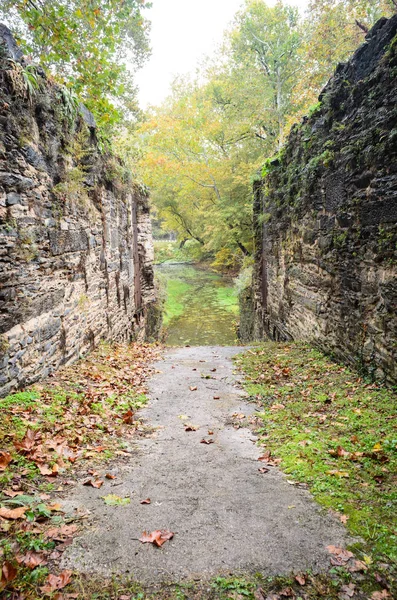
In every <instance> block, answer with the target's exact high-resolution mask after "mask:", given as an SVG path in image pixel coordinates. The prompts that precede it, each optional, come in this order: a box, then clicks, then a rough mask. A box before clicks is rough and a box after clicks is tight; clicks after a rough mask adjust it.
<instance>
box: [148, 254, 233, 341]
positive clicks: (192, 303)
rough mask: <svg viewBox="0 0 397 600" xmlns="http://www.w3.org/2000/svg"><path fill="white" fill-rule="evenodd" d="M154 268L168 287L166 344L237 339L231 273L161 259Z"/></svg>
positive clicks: (165, 326) (165, 323) (164, 325)
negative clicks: (224, 273) (225, 274)
mask: <svg viewBox="0 0 397 600" xmlns="http://www.w3.org/2000/svg"><path fill="white" fill-rule="evenodd" d="M156 270H157V273H158V274H159V276H160V278H161V279H162V280H163V284H164V286H165V288H166V291H167V299H166V303H165V314H164V322H163V327H164V330H165V333H166V337H165V343H166V345H167V346H183V345H185V344H190V345H191V346H211V345H219V346H223V345H225V346H226V345H234V344H236V343H237V337H236V321H237V319H238V299H237V292H236V290H235V288H234V287H233V280H232V279H231V278H230V277H225V276H224V275H219V274H218V273H214V272H213V271H210V270H208V269H203V268H201V267H198V266H195V265H190V264H167V263H163V264H162V265H158V266H157V267H156Z"/></svg>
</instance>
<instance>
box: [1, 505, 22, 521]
mask: <svg viewBox="0 0 397 600" xmlns="http://www.w3.org/2000/svg"><path fill="white" fill-rule="evenodd" d="M27 510H28V507H27V506H19V507H18V508H5V506H2V507H1V508H0V517H3V519H22V518H23V517H24V515H25V512H26V511H27Z"/></svg>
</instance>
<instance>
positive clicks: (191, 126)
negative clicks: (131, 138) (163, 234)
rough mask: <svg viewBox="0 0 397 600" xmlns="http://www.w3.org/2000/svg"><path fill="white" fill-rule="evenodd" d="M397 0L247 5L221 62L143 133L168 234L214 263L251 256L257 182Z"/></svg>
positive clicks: (148, 173)
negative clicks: (304, 7)
mask: <svg viewBox="0 0 397 600" xmlns="http://www.w3.org/2000/svg"><path fill="white" fill-rule="evenodd" d="M394 8H395V7H394V2H393V0H359V1H358V2H357V1H355V0H312V1H311V3H310V5H309V9H308V11H307V13H306V14H305V15H303V16H302V15H301V14H300V13H299V12H298V10H297V9H296V8H295V7H292V6H289V5H288V4H285V3H283V2H282V1H281V0H279V1H278V2H277V3H276V4H275V5H274V6H272V7H270V6H267V5H266V3H265V2H264V1H263V0H246V1H245V4H244V5H243V7H242V9H241V10H240V11H239V12H238V13H237V15H236V17H235V19H234V23H233V25H232V27H231V28H230V30H229V31H227V32H226V33H225V37H224V41H223V44H222V46H221V48H220V49H219V52H218V54H217V56H215V57H211V58H208V59H207V61H206V62H205V64H204V66H203V67H202V68H201V70H200V71H199V73H198V75H197V76H196V78H195V79H190V80H189V79H187V78H185V79H179V80H176V81H175V83H174V86H173V89H172V93H171V95H170V97H169V98H167V100H166V101H165V102H164V103H163V104H162V105H161V106H159V107H157V108H153V109H151V110H149V111H148V113H147V115H146V120H145V122H144V123H143V124H142V125H141V127H140V130H139V136H140V145H141V150H142V157H141V160H140V169H141V173H142V177H143V179H144V180H145V181H146V182H147V183H148V184H149V185H150V187H151V190H152V197H153V202H154V205H155V207H156V209H157V211H158V215H159V217H160V218H161V219H163V224H164V227H165V228H166V229H171V230H173V231H176V232H177V233H178V236H179V239H180V240H181V241H182V242H184V240H186V239H192V240H195V243H196V244H199V245H200V247H201V248H202V250H203V251H204V252H210V253H211V254H213V255H214V256H215V261H216V263H217V264H218V263H222V261H224V262H225V263H227V264H231V263H234V264H235V265H238V264H239V263H241V262H242V260H243V259H244V256H245V255H247V254H249V253H250V251H251V250H252V240H251V231H252V228H251V212H252V179H253V177H255V173H257V172H258V169H259V167H260V166H261V164H263V162H264V161H265V159H266V158H267V157H270V156H272V155H273V154H274V153H276V152H277V151H278V150H279V149H280V147H281V146H282V144H283V141H284V139H285V136H286V134H287V133H288V131H289V128H290V127H291V125H292V124H293V123H294V122H296V121H297V120H299V119H300V117H301V116H302V115H303V114H305V112H307V111H308V110H309V109H310V106H312V105H313V104H315V103H316V102H317V97H318V94H319V92H320V91H321V89H322V87H323V86H324V85H325V83H326V82H327V80H328V78H329V77H330V76H331V75H332V73H333V70H334V68H335V67H336V65H337V63H338V62H340V61H344V60H346V59H347V58H348V57H349V55H350V54H351V53H352V52H353V51H354V49H355V48H356V47H357V45H358V44H359V43H360V42H361V41H363V40H364V37H365V35H366V33H367V31H368V29H369V27H371V26H372V25H373V24H374V22H375V21H376V20H377V19H378V18H379V17H380V16H381V15H386V16H387V15H390V14H392V12H393V10H394Z"/></svg>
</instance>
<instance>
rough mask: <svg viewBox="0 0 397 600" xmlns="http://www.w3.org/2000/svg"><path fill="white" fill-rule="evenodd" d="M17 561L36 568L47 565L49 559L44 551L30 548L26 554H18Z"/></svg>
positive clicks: (30, 567)
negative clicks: (35, 550)
mask: <svg viewBox="0 0 397 600" xmlns="http://www.w3.org/2000/svg"><path fill="white" fill-rule="evenodd" d="M17 561H18V562H19V563H20V564H24V565H25V567H28V569H35V568H36V567H38V566H42V565H46V564H47V560H46V556H45V554H44V553H43V552H34V551H33V550H29V551H28V552H27V553H26V554H25V556H17Z"/></svg>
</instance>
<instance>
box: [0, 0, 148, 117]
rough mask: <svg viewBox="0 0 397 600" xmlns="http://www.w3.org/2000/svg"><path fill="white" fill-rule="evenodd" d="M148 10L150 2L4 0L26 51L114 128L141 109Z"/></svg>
mask: <svg viewBox="0 0 397 600" xmlns="http://www.w3.org/2000/svg"><path fill="white" fill-rule="evenodd" d="M145 6H148V5H146V4H145V2H144V0H123V2H120V1H119V0H78V1H77V0H2V3H1V6H0V18H1V19H4V20H5V21H6V22H7V23H8V24H9V26H10V27H12V30H13V32H14V33H15V35H16V37H17V38H18V39H19V41H20V42H21V43H22V45H23V48H24V49H25V51H26V53H27V54H29V55H30V56H31V57H32V58H33V59H34V60H35V61H37V62H39V63H40V64H41V65H42V66H43V67H44V68H45V69H47V71H48V72H50V73H51V74H52V75H53V76H54V77H55V78H56V79H57V80H61V81H63V82H66V83H67V84H68V85H69V86H70V87H72V88H73V90H74V91H75V93H76V94H77V95H78V96H79V98H80V99H81V100H82V101H83V102H84V103H85V104H86V106H87V107H88V108H89V109H90V110H91V111H92V112H93V113H94V114H95V116H96V117H97V119H98V120H99V123H100V124H101V125H102V126H103V127H106V126H108V127H109V126H112V125H114V124H115V123H117V122H120V121H121V120H122V118H123V116H125V115H126V114H127V115H128V114H130V113H131V112H134V111H136V110H137V102H136V89H135V85H134V78H133V74H134V71H135V70H136V69H137V68H138V67H139V66H140V65H142V63H143V62H144V60H145V59H146V58H147V57H148V54H149V43H148V30H149V27H148V22H147V21H146V20H145V19H144V17H143V9H144V8H145ZM127 63H128V68H127Z"/></svg>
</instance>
